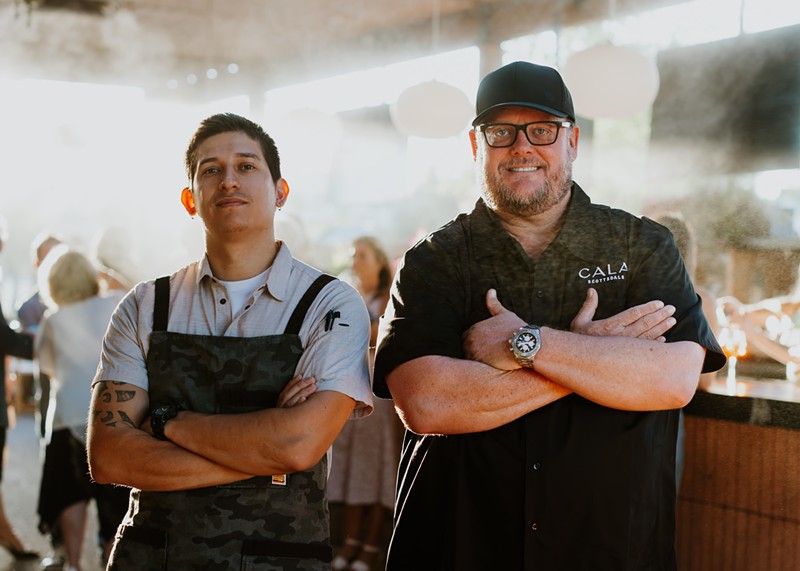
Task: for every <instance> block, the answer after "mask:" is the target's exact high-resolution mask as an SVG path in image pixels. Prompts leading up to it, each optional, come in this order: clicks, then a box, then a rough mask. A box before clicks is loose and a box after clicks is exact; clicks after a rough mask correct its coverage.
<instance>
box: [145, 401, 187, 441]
mask: <svg viewBox="0 0 800 571" xmlns="http://www.w3.org/2000/svg"><path fill="white" fill-rule="evenodd" d="M179 410H181V408H180V407H179V406H178V405H174V404H165V405H163V406H158V407H156V408H154V409H153V410H152V411H150V428H152V429H153V436H155V437H156V438H158V439H159V440H168V439H167V437H166V436H165V435H164V427H165V426H166V425H167V421H168V420H171V419H173V418H175V417H176V416H178V411H179Z"/></svg>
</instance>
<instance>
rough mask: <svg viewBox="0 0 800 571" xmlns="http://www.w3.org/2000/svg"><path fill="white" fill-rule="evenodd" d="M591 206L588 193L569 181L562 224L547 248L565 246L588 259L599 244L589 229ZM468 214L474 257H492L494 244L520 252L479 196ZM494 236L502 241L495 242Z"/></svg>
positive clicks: (590, 224) (592, 221)
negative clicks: (569, 189) (568, 195)
mask: <svg viewBox="0 0 800 571" xmlns="http://www.w3.org/2000/svg"><path fill="white" fill-rule="evenodd" d="M591 206H592V204H591V200H590V199H589V196H588V195H587V194H586V193H585V192H584V191H583V189H582V188H581V187H580V186H578V184H577V183H575V182H573V183H572V195H571V197H570V201H569V205H568V206H567V212H566V214H565V218H564V224H563V226H562V227H561V230H560V231H559V233H558V235H557V236H556V238H555V239H554V240H553V242H552V243H551V244H550V246H548V248H552V247H556V248H565V249H567V250H569V251H570V252H571V253H572V254H573V255H574V256H576V257H577V258H580V259H592V256H593V255H594V254H596V253H597V250H598V248H599V247H600V244H599V241H598V240H597V235H596V233H595V232H594V229H593V227H594V225H595V221H594V219H593V217H592V208H591ZM471 218H472V224H471V225H472V228H473V231H475V232H477V233H478V236H477V238H478V239H477V240H476V241H475V244H474V248H475V255H476V258H482V257H486V258H490V259H491V258H495V257H496V256H497V250H498V248H517V249H518V250H519V251H520V252H521V253H523V254H524V251H523V250H522V246H521V245H520V244H519V242H517V241H516V240H515V239H514V238H513V237H512V236H511V235H510V234H509V233H508V232H506V230H505V228H503V226H502V224H501V223H500V219H499V218H498V217H497V215H496V214H495V213H494V212H492V210H491V209H490V208H489V207H488V206H487V205H486V203H485V202H484V201H483V198H479V199H478V202H477V203H476V205H475V209H474V210H473V211H472V215H471ZM498 236H502V238H498ZM498 239H500V240H502V241H501V242H500V243H498Z"/></svg>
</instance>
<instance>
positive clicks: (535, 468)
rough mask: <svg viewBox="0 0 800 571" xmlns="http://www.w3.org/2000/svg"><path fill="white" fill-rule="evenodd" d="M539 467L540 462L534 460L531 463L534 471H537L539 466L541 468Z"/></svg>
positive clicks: (540, 465)
mask: <svg viewBox="0 0 800 571" xmlns="http://www.w3.org/2000/svg"><path fill="white" fill-rule="evenodd" d="M541 467H542V464H541V463H540V462H535V463H534V464H533V469H534V470H536V471H538V470H539V468H541Z"/></svg>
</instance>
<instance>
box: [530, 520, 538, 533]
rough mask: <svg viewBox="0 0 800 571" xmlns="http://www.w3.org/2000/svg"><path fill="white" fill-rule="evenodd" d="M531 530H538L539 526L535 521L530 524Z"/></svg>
mask: <svg viewBox="0 0 800 571" xmlns="http://www.w3.org/2000/svg"><path fill="white" fill-rule="evenodd" d="M531 531H539V526H538V524H537V523H536V522H533V523H532V524H531Z"/></svg>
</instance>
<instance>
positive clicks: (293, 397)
mask: <svg viewBox="0 0 800 571" xmlns="http://www.w3.org/2000/svg"><path fill="white" fill-rule="evenodd" d="M316 390H317V379H315V378H314V377H308V378H305V379H304V378H302V376H301V375H299V374H298V375H295V376H294V377H293V378H292V380H291V381H289V382H288V383H287V384H286V386H285V387H284V389H283V390H282V391H281V394H280V395H278V407H279V408H289V407H292V406H295V405H298V404H300V403H303V402H305V401H306V400H307V399H308V397H309V396H311V395H312V394H314V393H315V392H316Z"/></svg>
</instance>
